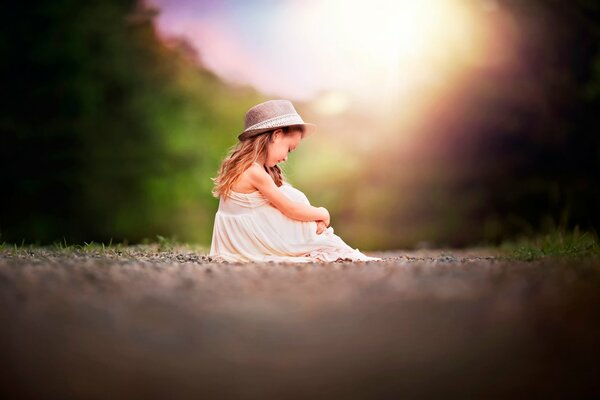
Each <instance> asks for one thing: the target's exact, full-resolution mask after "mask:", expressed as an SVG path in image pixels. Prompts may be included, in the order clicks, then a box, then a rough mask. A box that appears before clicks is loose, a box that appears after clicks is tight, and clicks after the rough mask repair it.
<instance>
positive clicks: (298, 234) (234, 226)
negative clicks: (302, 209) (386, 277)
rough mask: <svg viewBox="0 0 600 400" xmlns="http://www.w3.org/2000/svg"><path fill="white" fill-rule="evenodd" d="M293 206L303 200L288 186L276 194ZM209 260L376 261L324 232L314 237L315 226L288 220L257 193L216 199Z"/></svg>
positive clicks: (295, 190)
mask: <svg viewBox="0 0 600 400" xmlns="http://www.w3.org/2000/svg"><path fill="white" fill-rule="evenodd" d="M278 189H279V190H281V191H282V192H283V193H284V194H285V195H286V196H288V198H289V199H290V200H292V201H295V202H299V203H304V204H309V205H310V202H309V201H308V198H307V197H306V196H305V195H304V193H302V192H301V191H300V190H298V189H296V188H294V187H293V186H292V185H291V184H289V183H284V184H283V185H282V186H280V187H279V188H278ZM209 256H210V257H211V258H212V259H214V260H217V261H225V262H252V261H259V262H260V261H262V262H269V261H273V262H294V263H298V262H331V261H336V260H338V259H342V260H344V259H347V260H351V261H380V260H382V258H379V257H370V256H367V255H365V254H363V253H361V252H360V251H359V250H358V249H353V248H352V247H350V246H348V245H347V244H346V243H345V242H344V241H343V240H342V239H341V238H340V237H339V236H338V235H336V234H334V233H333V228H332V227H331V226H329V227H328V228H327V229H326V230H324V231H323V232H322V233H321V234H317V223H316V222H315V221H300V220H295V219H291V218H289V217H287V216H286V215H284V214H283V213H282V212H281V211H279V209H277V208H276V207H275V206H273V205H272V204H271V203H270V202H269V201H268V200H267V199H266V198H265V197H264V196H263V195H262V194H261V193H260V192H259V191H254V192H251V193H240V192H233V191H232V192H231V195H230V197H229V198H228V199H226V200H225V199H224V198H223V196H221V198H220V199H219V209H218V211H217V213H216V215H215V222H214V228H213V234H212V243H211V246H210V254H209Z"/></svg>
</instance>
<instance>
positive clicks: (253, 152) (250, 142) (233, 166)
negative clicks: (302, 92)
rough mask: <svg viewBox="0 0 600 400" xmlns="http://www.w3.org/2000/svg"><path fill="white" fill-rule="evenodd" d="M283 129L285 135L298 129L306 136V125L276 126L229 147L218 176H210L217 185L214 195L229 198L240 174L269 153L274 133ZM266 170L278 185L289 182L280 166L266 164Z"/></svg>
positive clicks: (213, 191)
mask: <svg viewBox="0 0 600 400" xmlns="http://www.w3.org/2000/svg"><path fill="white" fill-rule="evenodd" d="M277 129H281V130H283V134H284V135H291V134H294V133H295V132H296V131H300V132H302V137H303V138H304V132H305V129H304V126H303V125H292V126H284V127H281V128H275V129H273V130H270V131H267V132H263V133H261V134H258V135H256V136H252V137H250V138H248V139H245V140H241V141H239V142H237V143H236V144H235V145H233V146H232V147H231V148H229V150H228V152H227V155H226V156H225V159H223V161H222V162H221V166H220V167H219V171H218V173H217V176H216V177H214V178H210V179H211V180H212V181H213V182H214V184H215V186H214V188H213V190H212V191H211V193H212V195H213V197H216V198H219V197H220V196H223V197H225V198H227V197H228V196H229V192H230V191H231V186H233V184H234V183H235V182H236V181H237V180H238V178H239V177H240V175H242V173H243V172H244V171H246V170H247V169H248V168H250V166H251V165H252V163H253V162H255V161H256V160H257V159H258V158H260V157H261V156H265V157H266V155H267V145H268V144H269V142H270V141H271V140H272V137H273V133H274V132H275V131H276V130H277ZM264 168H265V171H267V173H268V174H269V175H270V176H271V178H273V181H274V182H275V184H276V185H277V186H281V185H283V183H284V182H287V179H286V178H285V175H284V173H283V170H282V169H281V168H280V167H279V166H278V165H274V166H272V167H269V166H265V167H264Z"/></svg>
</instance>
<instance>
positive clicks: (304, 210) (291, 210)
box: [249, 166, 329, 221]
mask: <svg viewBox="0 0 600 400" xmlns="http://www.w3.org/2000/svg"><path fill="white" fill-rule="evenodd" d="M249 172H250V175H249V178H250V183H252V185H254V187H256V189H257V190H258V191H259V192H260V193H261V194H262V195H263V196H264V197H265V198H266V199H267V200H269V202H270V203H271V204H272V205H273V206H274V207H276V208H277V209H278V210H279V211H281V212H282V213H283V214H284V215H285V216H287V217H288V218H292V219H297V220H300V221H316V220H326V221H328V220H329V211H327V209H325V208H324V207H313V206H311V205H308V204H302V203H296V202H294V201H292V200H290V199H289V198H288V197H287V196H286V195H284V194H283V193H281V192H280V191H279V188H278V187H277V185H275V182H273V179H272V178H271V176H270V175H269V174H268V173H267V172H266V171H265V170H263V169H262V168H260V167H258V166H256V167H255V166H252V167H250V171H249Z"/></svg>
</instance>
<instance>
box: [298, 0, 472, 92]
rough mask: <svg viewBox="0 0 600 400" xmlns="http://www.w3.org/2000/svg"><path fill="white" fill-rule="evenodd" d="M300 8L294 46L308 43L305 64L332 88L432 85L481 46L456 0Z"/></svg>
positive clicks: (381, 0)
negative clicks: (310, 62)
mask: <svg viewBox="0 0 600 400" xmlns="http://www.w3.org/2000/svg"><path fill="white" fill-rule="evenodd" d="M300 3H302V7H300V6H298V7H297V8H295V9H294V15H295V21H298V23H296V24H295V25H296V26H298V28H297V33H296V34H297V38H298V42H301V41H303V42H304V43H310V45H311V46H310V50H307V52H309V54H308V55H307V59H308V60H315V61H314V62H316V63H318V64H319V65H318V66H317V67H313V68H315V69H318V70H319V73H321V74H326V75H327V74H328V75H329V81H330V82H331V89H332V90H343V91H346V90H348V89H349V88H352V89H353V90H354V91H355V92H359V93H363V94H365V93H366V94H369V93H371V94H373V95H378V96H380V95H382V94H383V95H387V96H392V95H397V94H398V93H399V92H401V91H402V90H403V89H405V88H408V87H410V86H411V85H415V84H417V85H422V84H435V82H437V81H439V80H440V79H444V77H445V74H446V73H447V72H449V71H451V70H452V68H455V67H456V65H457V64H460V62H461V61H465V60H468V59H473V58H474V57H478V56H480V55H481V52H482V49H483V46H482V45H481V44H482V43H481V41H480V40H479V39H478V35H477V28H478V27H477V24H476V18H475V17H474V15H473V13H472V12H471V11H472V8H473V7H472V6H471V7H468V6H467V5H466V4H465V2H461V1H459V0H419V1H412V0H371V1H359V0H350V1H343V2H341V1H332V0H323V1H313V2H306V3H304V2H300ZM374 88H384V90H383V92H381V90H379V91H378V90H376V89H374Z"/></svg>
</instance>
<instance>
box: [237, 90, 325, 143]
mask: <svg viewBox="0 0 600 400" xmlns="http://www.w3.org/2000/svg"><path fill="white" fill-rule="evenodd" d="M292 125H304V127H305V131H304V137H305V138H306V137H307V136H309V135H311V134H312V133H314V132H315V131H316V129H317V126H316V125H315V124H311V123H307V122H304V121H303V120H302V118H301V117H300V115H299V114H298V112H296V109H295V108H294V106H293V105H292V102H291V101H289V100H269V101H265V102H264V103H260V104H257V105H255V106H254V107H252V108H250V109H249V110H248V111H247V112H246V117H245V118H244V131H243V132H242V133H241V134H240V135H239V136H238V139H239V140H246V139H248V138H251V137H252V136H256V135H260V134H261V133H263V132H267V131H270V130H273V129H276V128H282V127H284V126H292Z"/></svg>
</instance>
